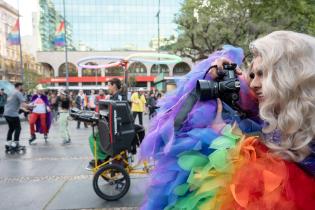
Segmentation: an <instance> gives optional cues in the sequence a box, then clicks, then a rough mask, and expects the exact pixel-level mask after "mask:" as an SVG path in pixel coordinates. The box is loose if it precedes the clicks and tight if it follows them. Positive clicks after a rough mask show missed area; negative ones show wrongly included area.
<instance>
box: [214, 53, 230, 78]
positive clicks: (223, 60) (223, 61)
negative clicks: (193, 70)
mask: <svg viewBox="0 0 315 210" xmlns="http://www.w3.org/2000/svg"><path fill="white" fill-rule="evenodd" d="M231 63H232V62H231V60H229V59H228V58H218V59H216V60H215V61H214V62H213V63H212V65H211V66H213V68H211V69H210V71H209V74H210V76H211V78H212V79H216V78H217V77H218V70H222V69H223V65H224V64H231Z"/></svg>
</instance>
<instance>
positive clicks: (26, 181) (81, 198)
mask: <svg viewBox="0 0 315 210" xmlns="http://www.w3.org/2000/svg"><path fill="white" fill-rule="evenodd" d="M0 120H1V121H0V134H1V137H0V139H1V144H0V195H1V202H0V209H1V210H6V209H8V210H9V209H10V210H11V209H17V210H20V209H21V210H37V209H47V210H53V209H54V210H61V209H121V210H122V209H138V207H139V205H140V203H141V201H142V199H143V196H144V192H145V186H146V183H147V182H148V176H145V175H141V176H139V175H137V176H132V175H131V187H130V189H129V192H128V193H127V195H125V197H123V198H122V199H120V200H118V201H113V202H107V201H104V200H102V199H101V198H99V197H98V196H97V195H96V194H95V192H94V190H93V187H92V178H93V175H92V172H90V171H87V170H86V169H85V167H86V165H87V163H88V162H89V160H90V159H92V154H91V152H90V150H89V146H88V136H89V135H90V134H91V132H92V129H91V128H90V127H89V128H84V126H83V124H81V129H76V121H71V122H70V130H71V139H72V142H71V144H70V145H62V140H61V139H60V137H59V132H58V125H57V124H53V125H52V127H51V129H50V133H49V139H48V143H45V141H44V138H43V136H42V135H37V136H38V137H37V140H36V141H35V143H36V144H35V145H31V146H29V145H28V138H29V136H30V134H29V126H28V122H27V121H23V122H22V133H21V144H22V145H26V149H27V151H26V153H25V154H5V151H4V143H5V138H6V132H7V129H8V128H7V125H6V124H5V123H4V121H3V119H0ZM144 122H145V125H147V124H148V118H147V115H146V116H145V117H144ZM146 127H147V126H146Z"/></svg>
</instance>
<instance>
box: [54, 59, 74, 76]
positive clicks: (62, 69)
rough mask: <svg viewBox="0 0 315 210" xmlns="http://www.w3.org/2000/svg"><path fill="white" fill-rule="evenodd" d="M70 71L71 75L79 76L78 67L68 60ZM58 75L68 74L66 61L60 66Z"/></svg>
mask: <svg viewBox="0 0 315 210" xmlns="http://www.w3.org/2000/svg"><path fill="white" fill-rule="evenodd" d="M68 71H69V77H75V76H78V70H77V67H76V66H75V65H74V64H73V63H70V62H68ZM58 76H59V77H65V76H66V64H65V63H63V64H61V65H60V66H59V68H58Z"/></svg>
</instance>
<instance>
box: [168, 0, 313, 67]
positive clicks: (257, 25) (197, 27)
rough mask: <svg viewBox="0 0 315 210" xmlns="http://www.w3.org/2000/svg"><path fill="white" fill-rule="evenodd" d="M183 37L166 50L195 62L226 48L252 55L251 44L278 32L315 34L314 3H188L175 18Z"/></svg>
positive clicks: (257, 0) (249, 0)
mask: <svg viewBox="0 0 315 210" xmlns="http://www.w3.org/2000/svg"><path fill="white" fill-rule="evenodd" d="M175 23H177V25H178V30H179V36H178V40H177V42H176V43H174V44H172V45H169V46H167V47H164V49H167V50H172V51H174V52H175V53H178V54H179V55H181V56H184V57H189V58H191V59H192V61H193V62H195V61H197V60H200V59H204V58H206V57H207V56H208V55H209V54H210V53H211V52H213V51H214V50H216V49H218V48H219V47H221V46H222V44H232V45H236V46H240V47H242V48H243V49H245V53H246V54H247V53H248V45H249V43H250V41H252V40H254V39H256V38H258V37H259V36H261V35H264V34H267V33H270V32H272V31H275V30H293V31H297V32H303V33H308V34H311V35H314V34H315V1H314V0H294V1H283V0H224V1H223V0H185V2H184V3H183V5H182V8H181V10H180V12H179V14H177V15H176V17H175Z"/></svg>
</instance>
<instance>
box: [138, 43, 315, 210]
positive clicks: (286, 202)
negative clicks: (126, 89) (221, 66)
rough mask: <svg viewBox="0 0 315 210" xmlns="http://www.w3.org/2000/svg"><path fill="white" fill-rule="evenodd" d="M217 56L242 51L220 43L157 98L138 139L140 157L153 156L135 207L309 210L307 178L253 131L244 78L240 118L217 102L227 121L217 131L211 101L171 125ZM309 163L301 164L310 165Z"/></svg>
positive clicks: (311, 184)
mask: <svg viewBox="0 0 315 210" xmlns="http://www.w3.org/2000/svg"><path fill="white" fill-rule="evenodd" d="M220 57H226V58H228V59H230V60H231V61H232V62H234V63H237V64H238V65H240V64H241V62H242V59H243V50H242V49H240V48H235V47H233V46H224V48H223V49H222V50H220V51H217V52H215V53H213V54H212V55H210V56H209V58H208V59H206V60H204V61H202V62H200V63H199V64H198V65H196V67H195V68H194V69H193V70H192V71H191V72H190V73H188V74H187V75H185V76H184V77H183V78H182V79H181V80H179V81H178V83H177V89H176V90H175V91H174V92H172V93H170V94H168V95H167V96H166V97H164V98H163V100H162V101H160V102H159V106H160V107H161V108H160V109H159V112H158V114H157V116H156V117H155V118H154V119H153V121H152V122H151V126H150V130H149V133H148V135H147V136H146V137H145V139H144V141H143V142H142V144H141V157H142V158H148V157H153V158H154V159H155V160H156V167H155V169H154V170H153V171H152V173H151V180H150V183H149V187H148V189H147V193H146V198H145V200H144V202H143V205H142V207H141V209H145V210H160V209H166V210H171V209H172V210H173V209H174V210H190V209H191V210H193V209H200V210H216V209H226V210H234V209H237V210H243V209H255V210H260V209H261V210H272V209H276V210H282V209H283V210H284V209H285V210H288V209H292V210H293V209H308V210H310V209H315V181H314V178H313V176H312V175H309V174H307V173H306V172H304V171H303V170H302V169H300V167H299V166H298V165H297V164H296V163H292V162H288V161H285V160H283V159H281V158H279V157H277V156H275V155H273V154H272V153H270V152H269V150H268V148H267V147H266V146H264V144H263V143H262V141H263V140H262V139H260V138H259V137H258V136H255V134H256V133H259V132H260V131H261V127H262V122H261V121H260V120H259V118H258V105H257V102H256V100H255V98H254V95H253V93H252V92H251V91H250V89H249V88H248V86H247V84H246V83H245V82H244V80H241V92H240V101H239V105H240V106H241V107H242V109H243V110H245V111H246V112H247V118H246V119H242V118H240V117H239V116H238V115H236V114H235V111H234V110H233V109H231V108H230V107H228V106H227V105H226V104H223V109H224V111H225V112H227V113H229V114H228V115H225V116H224V117H223V119H224V121H225V123H226V126H225V127H224V128H223V129H222V130H220V131H217V130H216V129H214V126H213V121H214V119H215V116H216V112H217V102H216V100H209V101H198V102H197V103H196V104H195V105H194V106H193V108H192V110H191V111H190V113H189V114H188V116H187V118H186V120H185V121H184V122H183V123H182V127H181V128H180V129H179V130H175V129H174V119H175V118H176V115H177V114H178V113H179V111H180V108H181V107H182V106H183V104H184V103H185V101H186V100H187V97H188V94H189V93H190V92H191V91H193V90H194V88H195V86H196V82H197V80H198V79H202V78H203V76H204V75H205V73H206V71H207V70H208V69H209V67H210V66H211V63H212V62H213V61H214V60H216V59H217V58H220ZM206 79H211V78H209V76H207V78H206ZM314 162H315V161H314V160H313V159H311V160H309V161H308V162H307V163H308V164H309V165H311V166H314V164H313V163H314ZM312 164H313V165H312Z"/></svg>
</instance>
